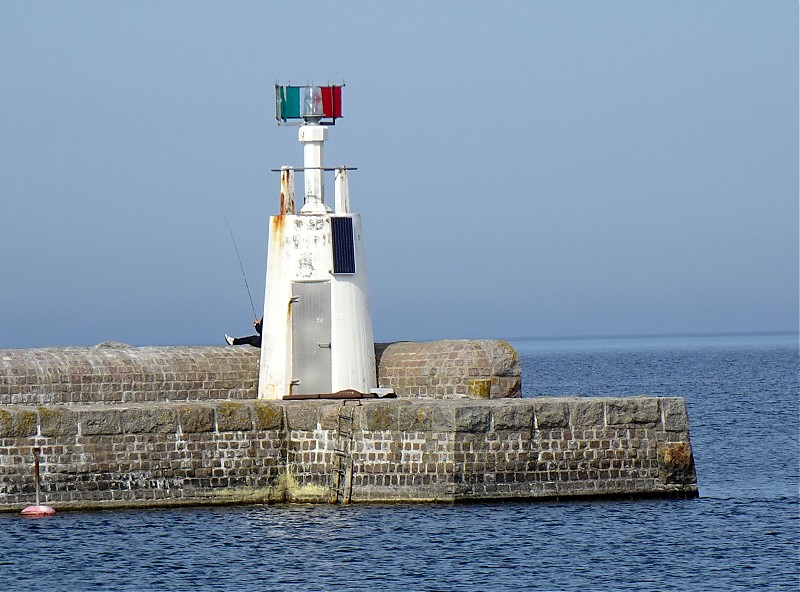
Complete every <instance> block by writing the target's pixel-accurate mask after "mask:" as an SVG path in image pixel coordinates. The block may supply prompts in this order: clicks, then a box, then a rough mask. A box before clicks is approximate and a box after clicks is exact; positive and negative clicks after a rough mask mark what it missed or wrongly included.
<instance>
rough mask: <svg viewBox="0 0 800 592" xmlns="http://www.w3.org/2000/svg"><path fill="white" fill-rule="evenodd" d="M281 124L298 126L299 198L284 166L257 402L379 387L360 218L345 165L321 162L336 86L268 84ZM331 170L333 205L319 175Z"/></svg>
mask: <svg viewBox="0 0 800 592" xmlns="http://www.w3.org/2000/svg"><path fill="white" fill-rule="evenodd" d="M275 95H276V115H277V118H278V122H279V123H281V124H290V123H293V122H295V123H299V124H300V128H299V134H298V136H299V140H300V143H301V144H302V145H303V167H302V169H300V170H302V173H303V179H304V187H305V191H304V202H303V205H302V207H301V208H300V209H299V211H297V212H296V211H295V203H294V172H295V170H298V169H296V168H292V167H288V166H284V167H283V168H282V169H281V197H280V213H279V214H278V215H277V216H271V217H270V224H269V247H268V253H267V278H266V290H265V296H264V322H263V328H262V342H261V365H260V369H259V377H258V396H259V398H260V399H282V398H283V397H285V396H287V395H312V396H313V395H326V394H332V393H337V392H340V391H344V390H349V389H352V390H354V391H357V392H359V393H369V392H370V390H371V389H374V388H375V387H376V382H377V378H376V374H375V344H374V342H373V337H372V319H371V316H370V312H369V299H368V295H367V278H366V270H365V266H364V244H363V241H362V238H361V216H359V214H354V213H352V212H350V203H349V201H350V200H349V194H348V183H347V171H348V170H347V168H346V167H339V168H334V169H329V168H325V166H324V164H323V162H324V161H323V148H324V144H325V140H326V139H327V137H328V127H327V126H328V125H332V124H334V123H335V121H336V119H337V118H339V117H341V86H278V85H276V87H275ZM326 172H333V173H334V207H333V209H331V208H330V207H329V206H328V205H327V204H326V203H325V185H324V177H325V173H326Z"/></svg>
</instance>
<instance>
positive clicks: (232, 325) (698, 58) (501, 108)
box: [0, 0, 798, 348]
mask: <svg viewBox="0 0 800 592" xmlns="http://www.w3.org/2000/svg"><path fill="white" fill-rule="evenodd" d="M334 6H335V7H334ZM312 15H313V16H312ZM0 79H2V90H0V200H2V201H0V203H2V215H1V217H0V220H2V227H3V231H2V233H0V273H1V275H0V347H5V348H8V347H38V346H46V345H93V344H96V343H99V342H101V341H105V340H115V341H122V342H126V343H131V344H135V345H169V344H212V343H222V341H221V338H222V334H223V333H232V334H237V333H245V332H247V331H248V328H249V325H250V321H251V317H252V314H251V312H250V303H249V300H248V296H247V292H246V290H245V286H244V283H243V281H242V275H241V271H240V269H239V263H238V262H237V260H236V255H235V253H234V249H233V246H232V244H231V241H230V237H229V236H228V230H227V227H226V225H225V218H226V217H227V218H228V220H229V221H230V224H231V227H232V229H233V232H234V234H235V236H236V241H237V243H238V248H239V251H240V253H241V255H242V263H243V266H244V269H245V272H246V274H247V278H248V282H249V285H250V288H251V291H252V294H253V298H254V300H255V301H256V306H257V307H258V306H260V303H261V302H262V300H263V289H264V270H265V265H266V240H267V228H268V218H269V216H270V215H272V214H275V213H276V211H277V208H278V190H279V187H278V181H279V179H278V177H277V175H276V174H275V173H271V172H270V169H272V168H277V167H279V166H281V165H283V164H294V165H300V164H301V162H302V148H301V146H300V145H299V143H298V142H297V136H296V129H295V128H287V127H278V126H277V125H276V124H275V120H274V104H273V96H274V90H273V87H274V83H275V82H276V81H280V82H284V83H285V82H289V81H291V82H293V83H306V82H316V83H327V82H332V83H340V82H344V83H345V84H346V87H345V89H344V97H343V107H344V115H345V117H344V119H342V120H341V121H340V122H339V123H338V124H337V125H336V126H335V127H334V128H333V129H332V130H331V132H330V136H329V137H330V139H329V142H328V144H327V145H326V164H328V165H339V164H346V165H348V166H351V167H358V171H357V172H354V173H353V174H352V175H351V203H352V208H353V210H354V211H357V212H360V213H361V214H362V216H363V224H364V238H365V241H366V247H367V264H368V273H369V282H370V295H371V304H372V312H373V324H374V327H375V335H376V339H378V340H396V339H442V338H480V337H492V338H493V337H506V338H513V337H528V336H532V337H536V336H571V335H628V334H661V333H705V332H750V331H795V330H797V325H798V5H797V3H796V2H795V1H794V0H775V1H771V2H750V1H746V2H743V1H736V0H719V1H707V0H699V1H691V2H690V1H673V2H666V1H664V2H640V1H634V0H627V1H619V0H607V1H605V2H591V1H588V0H587V1H575V2H559V1H555V0H553V1H547V2H539V1H519V2H498V3H487V2H471V1H466V2H416V1H410V2H403V3H389V2H375V3H367V2H337V3H335V5H334V4H332V3H323V2H303V3H302V4H297V5H293V4H291V3H286V2H224V3H223V2H180V1H175V2H150V1H137V2H125V1H123V2H100V1H97V2H87V1H74V2H35V3H33V2H3V3H0ZM328 181H329V182H332V180H331V179H329V180H328Z"/></svg>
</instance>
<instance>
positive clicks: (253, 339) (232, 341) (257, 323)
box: [225, 318, 264, 347]
mask: <svg viewBox="0 0 800 592" xmlns="http://www.w3.org/2000/svg"><path fill="white" fill-rule="evenodd" d="M263 320H264V319H263V318H262V319H259V320H254V321H253V327H255V329H256V332H258V335H250V336H248V337H231V336H230V335H227V334H226V335H225V341H226V342H227V343H228V345H252V346H253V347H261V322H262V321H263Z"/></svg>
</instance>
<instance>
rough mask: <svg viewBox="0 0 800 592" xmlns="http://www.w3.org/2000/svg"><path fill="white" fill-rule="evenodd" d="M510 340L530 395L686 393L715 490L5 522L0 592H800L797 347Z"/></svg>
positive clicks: (776, 342) (702, 475)
mask: <svg viewBox="0 0 800 592" xmlns="http://www.w3.org/2000/svg"><path fill="white" fill-rule="evenodd" d="M514 345H515V346H516V347H517V350H518V351H519V353H520V357H521V360H522V365H523V381H524V386H523V389H524V395H525V396H535V395H545V394H546V395H567V394H571V395H587V396H610V395H639V394H642V393H647V394H652V395H679V396H683V397H685V398H686V400H687V403H688V406H689V417H690V421H691V425H692V431H691V435H692V444H693V448H694V456H695V462H696V464H697V474H698V481H699V485H700V495H701V497H700V498H699V499H695V500H655V501H653V500H647V501H597V502H565V503H496V504H494V503H493V504H482V505H455V506H453V505H423V506H416V505H415V506H405V505H389V506H350V507H338V506H337V507H332V506H326V505H321V506H311V505H309V506H306V505H303V506H248V507H226V508H187V509H175V510H138V511H103V512H81V513H68V512H64V513H61V514H59V515H57V516H56V517H54V518H48V519H38V520H30V519H23V518H21V517H19V516H16V515H12V514H0V590H312V591H313V590H727V591H731V590H791V591H793V592H796V591H797V590H798V589H800V567H799V566H800V515H799V513H800V492H799V491H798V487H799V483H800V481H799V478H798V469H799V468H800V464H799V463H800V450H799V449H800V438H799V437H798V436H799V434H800V427H799V426H798V423H799V422H798V418H799V417H800V413H799V404H800V399H799V395H798V390H799V389H798V368H799V366H800V359H799V357H798V346H797V337H796V336H747V337H714V338H709V337H704V338H659V339H652V338H651V339H618V340H584V341H575V340H573V341H520V342H515V343H514Z"/></svg>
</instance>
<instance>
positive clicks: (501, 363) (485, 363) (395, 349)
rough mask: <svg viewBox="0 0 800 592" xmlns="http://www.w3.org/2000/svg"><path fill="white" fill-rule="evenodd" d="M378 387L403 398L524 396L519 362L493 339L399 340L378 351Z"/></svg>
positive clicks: (507, 346)
mask: <svg viewBox="0 0 800 592" xmlns="http://www.w3.org/2000/svg"><path fill="white" fill-rule="evenodd" d="M376 354H377V360H378V364H377V367H378V384H379V385H380V386H382V387H391V388H393V389H394V390H395V392H396V393H397V395H398V396H399V397H414V398H417V397H421V398H433V399H496V398H505V397H511V398H513V397H520V396H522V379H521V371H520V364H519V357H518V356H517V352H516V351H515V350H514V348H513V347H512V346H511V345H510V344H509V343H507V342H505V341H498V340H494V339H481V340H473V341H466V340H447V341H433V342H424V343H423V342H410V341H400V342H397V343H389V344H379V345H378V346H376Z"/></svg>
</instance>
